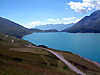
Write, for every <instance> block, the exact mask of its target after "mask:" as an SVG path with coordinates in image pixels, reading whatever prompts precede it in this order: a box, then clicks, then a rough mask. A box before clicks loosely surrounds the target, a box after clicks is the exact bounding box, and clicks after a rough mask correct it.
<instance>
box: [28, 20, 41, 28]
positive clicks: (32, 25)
mask: <svg viewBox="0 0 100 75" xmlns="http://www.w3.org/2000/svg"><path fill="white" fill-rule="evenodd" d="M29 24H30V26H31V27H35V26H39V25H40V24H42V22H40V21H33V22H31V23H29Z"/></svg>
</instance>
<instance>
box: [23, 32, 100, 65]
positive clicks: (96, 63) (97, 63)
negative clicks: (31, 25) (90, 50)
mask: <svg viewBox="0 0 100 75" xmlns="http://www.w3.org/2000/svg"><path fill="white" fill-rule="evenodd" d="M33 33H50V32H33ZM51 33H52V32H51ZM53 33H56V32H53ZM57 33H58V32H57ZM30 34H32V33H30ZM30 34H26V35H30ZM26 35H24V36H26ZM24 36H23V37H24ZM23 37H22V38H21V39H23ZM23 40H24V39H23ZM26 41H27V40H26ZM30 43H32V42H30ZM32 44H33V43H32ZM35 45H36V44H35ZM30 46H31V45H30ZM36 46H37V45H36ZM52 49H53V48H52ZM56 50H59V49H56ZM59 51H62V50H59ZM68 52H70V51H68ZM71 53H72V52H71ZM73 54H75V53H73ZM76 55H78V56H79V57H80V58H83V59H84V60H86V61H89V62H92V63H93V64H95V65H96V66H98V67H100V63H99V62H96V61H92V60H90V59H89V58H85V57H83V56H81V55H79V54H76Z"/></svg>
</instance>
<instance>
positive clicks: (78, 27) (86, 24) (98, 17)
mask: <svg viewBox="0 0 100 75" xmlns="http://www.w3.org/2000/svg"><path fill="white" fill-rule="evenodd" d="M99 23H100V10H98V11H95V12H93V13H92V14H90V16H85V17H84V18H82V19H81V20H80V21H79V22H77V23H76V24H75V25H74V26H72V27H71V28H70V29H68V30H67V29H66V32H71V33H78V32H82V33H93V32H94V33H100V24H99Z"/></svg>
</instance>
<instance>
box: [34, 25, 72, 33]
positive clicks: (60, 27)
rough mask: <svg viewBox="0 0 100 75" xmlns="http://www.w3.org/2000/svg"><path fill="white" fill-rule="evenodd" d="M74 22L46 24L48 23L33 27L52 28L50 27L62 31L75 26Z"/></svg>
mask: <svg viewBox="0 0 100 75" xmlns="http://www.w3.org/2000/svg"><path fill="white" fill-rule="evenodd" d="M73 25H74V23H70V24H63V23H62V24H46V25H40V26H35V27H33V28H38V29H42V30H50V29H56V30H58V31H61V30H63V29H66V28H69V27H71V26H73Z"/></svg>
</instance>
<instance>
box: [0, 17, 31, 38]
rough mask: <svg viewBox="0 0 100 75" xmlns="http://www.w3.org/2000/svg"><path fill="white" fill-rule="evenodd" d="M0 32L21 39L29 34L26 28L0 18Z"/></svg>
mask: <svg viewBox="0 0 100 75" xmlns="http://www.w3.org/2000/svg"><path fill="white" fill-rule="evenodd" d="M0 32H1V33H4V34H7V35H11V36H15V37H18V38H21V37H22V36H24V35H26V34H29V33H31V32H30V31H29V30H28V29H27V28H25V27H23V26H21V25H20V24H17V23H15V22H13V21H10V20H8V19H5V18H2V17H0Z"/></svg>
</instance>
